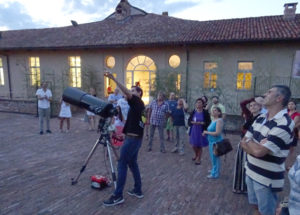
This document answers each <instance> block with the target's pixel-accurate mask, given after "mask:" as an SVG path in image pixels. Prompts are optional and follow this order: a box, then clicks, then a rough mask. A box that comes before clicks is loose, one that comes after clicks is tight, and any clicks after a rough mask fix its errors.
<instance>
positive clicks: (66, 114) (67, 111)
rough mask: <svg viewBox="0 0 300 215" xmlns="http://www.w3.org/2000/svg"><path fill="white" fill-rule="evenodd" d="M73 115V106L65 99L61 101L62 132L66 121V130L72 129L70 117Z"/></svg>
mask: <svg viewBox="0 0 300 215" xmlns="http://www.w3.org/2000/svg"><path fill="white" fill-rule="evenodd" d="M71 117H72V113H71V107H70V104H69V103H67V102H64V101H63V100H62V101H61V105H60V112H59V119H60V123H59V129H60V132H63V125H64V121H65V120H66V121H67V130H66V132H69V130H70V118H71Z"/></svg>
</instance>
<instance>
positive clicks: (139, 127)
mask: <svg viewBox="0 0 300 215" xmlns="http://www.w3.org/2000/svg"><path fill="white" fill-rule="evenodd" d="M128 104H129V107H130V108H129V111H128V115H127V120H126V123H125V126H124V129H123V133H124V134H128V133H131V134H137V135H138V136H139V137H140V138H142V137H143V132H144V123H143V121H142V113H143V111H144V109H145V105H144V102H143V101H142V99H141V98H139V97H137V96H135V95H132V97H131V99H129V100H128Z"/></svg>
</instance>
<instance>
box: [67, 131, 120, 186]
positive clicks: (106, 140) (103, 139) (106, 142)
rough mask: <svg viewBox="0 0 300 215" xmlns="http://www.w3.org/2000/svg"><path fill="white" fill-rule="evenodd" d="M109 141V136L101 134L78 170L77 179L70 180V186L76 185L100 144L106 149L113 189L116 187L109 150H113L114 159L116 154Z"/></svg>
mask: <svg viewBox="0 0 300 215" xmlns="http://www.w3.org/2000/svg"><path fill="white" fill-rule="evenodd" d="M109 140H110V136H109V134H101V135H100V137H99V139H98V140H97V141H96V143H95V145H94V146H93V148H92V150H91V151H90V153H89V155H88V156H87V158H86V160H85V162H84V164H83V166H82V167H81V170H80V172H79V174H78V175H77V177H76V178H75V179H74V178H72V179H71V180H72V182H71V184H72V185H75V184H77V182H78V179H79V177H80V175H81V174H82V173H83V171H84V170H85V168H86V166H87V164H88V163H89V161H90V159H91V157H92V156H93V154H94V152H95V151H96V149H97V147H98V145H99V144H102V145H103V146H104V147H106V148H107V153H108V158H109V163H110V168H111V175H112V180H113V183H114V186H115V188H116V187H117V177H116V173H115V168H114V165H113V162H112V155H111V150H113V152H114V153H115V155H116V157H117V154H116V152H115V151H114V149H113V148H112V145H111V143H110V141H109Z"/></svg>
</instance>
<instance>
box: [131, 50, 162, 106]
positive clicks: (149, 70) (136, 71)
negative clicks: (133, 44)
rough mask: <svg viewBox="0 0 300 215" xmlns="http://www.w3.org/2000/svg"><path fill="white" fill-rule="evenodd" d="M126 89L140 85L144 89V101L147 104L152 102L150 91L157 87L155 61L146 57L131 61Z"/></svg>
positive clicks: (140, 56) (135, 58) (138, 57)
mask: <svg viewBox="0 0 300 215" xmlns="http://www.w3.org/2000/svg"><path fill="white" fill-rule="evenodd" d="M126 70H127V71H126V87H127V88H128V89H130V88H131V87H132V86H133V85H138V86H140V87H141V88H142V89H143V97H142V100H143V101H144V103H145V104H148V103H149V101H150V91H152V90H153V88H154V87H155V85H154V82H155V77H156V74H155V72H156V66H155V63H154V61H153V60H152V59H151V58H149V57H147V56H144V55H139V56H137V57H134V58H132V59H131V60H130V62H129V63H128V64H127V67H126Z"/></svg>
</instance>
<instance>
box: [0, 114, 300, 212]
mask: <svg viewBox="0 0 300 215" xmlns="http://www.w3.org/2000/svg"><path fill="white" fill-rule="evenodd" d="M81 118H82V115H75V117H73V118H72V119H71V132H70V133H59V130H58V124H59V122H58V119H57V118H53V119H51V128H52V132H53V133H52V134H44V135H39V134H38V132H39V129H38V118H36V117H35V116H31V115H21V114H12V113H0V131H1V132H0V214H1V215H4V214H13V215H14V214H30V215H31V214H39V215H44V214H47V215H48V214H63V215H65V214H72V215H73V214H80V215H81V214H95V215H96V214H98V215H100V214H101V215H102V214H105V215H106V214H137V215H138V214H143V215H144V214H155V215H157V214H174V215H175V214H204V215H205V214H208V215H217V214H218V215H222V214H228V215H233V214H234V215H235V214H237V215H243V214H245V215H246V214H251V208H250V206H249V205H248V203H247V198H246V196H245V195H238V194H233V193H232V192H231V186H232V175H233V162H234V154H235V153H234V152H231V153H229V154H228V155H227V158H226V161H224V158H222V160H221V162H222V171H221V177H220V179H218V180H209V179H207V178H206V175H207V171H208V169H209V166H210V161H209V156H208V149H207V148H206V149H205V150H204V153H203V160H202V164H201V165H199V166H197V165H195V164H194V163H193V162H192V160H191V158H192V150H191V148H190V145H189V144H188V143H187V144H186V154H185V155H184V156H179V155H178V154H173V153H171V152H170V150H171V149H172V148H173V144H172V143H170V142H166V147H167V153H166V154H162V153H160V152H159V142H158V141H157V139H155V142H154V147H153V151H152V152H146V149H147V141H146V140H144V143H143V145H142V148H141V150H140V154H139V158H138V160H139V165H140V170H141V176H142V182H143V191H144V194H145V197H144V198H143V199H136V198H134V197H131V196H128V195H127V194H126V193H124V198H125V202H124V203H123V204H122V205H118V206H114V207H108V208H107V207H105V206H103V205H102V200H104V199H106V198H108V197H109V196H110V194H111V193H112V191H113V187H109V188H106V189H104V190H101V191H99V190H94V189H92V188H90V176H91V175H94V174H101V175H108V176H110V168H109V162H108V160H107V159H105V157H106V156H105V155H104V151H105V148H104V147H103V146H102V145H100V146H99V147H98V148H97V150H96V152H95V154H94V155H93V156H92V158H91V160H90V161H89V163H88V165H87V168H86V170H85V171H84V172H83V173H82V175H81V177H80V179H79V181H78V184H76V185H73V186H71V178H72V177H75V176H77V175H78V173H79V171H80V169H81V167H82V165H83V164H84V161H85V159H86V158H87V156H88V154H89V152H90V151H91V148H92V147H93V145H94V144H95V141H96V140H97V138H98V136H99V135H98V134H97V133H96V132H91V131H88V129H87V124H86V123H84V122H83V121H82V119H81ZM227 136H228V137H229V138H230V139H231V140H232V143H234V144H233V145H234V150H235V149H236V144H237V142H238V140H239V136H238V135H227ZM298 152H299V150H298ZM298 154H299V153H298ZM286 181H287V180H286ZM132 187H133V179H132V175H131V173H129V172H128V177H127V183H126V187H125V191H126V190H128V189H131V188H132ZM288 189H289V188H288V183H286V189H285V191H284V192H283V193H281V194H280V198H282V196H284V195H287V192H288Z"/></svg>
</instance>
